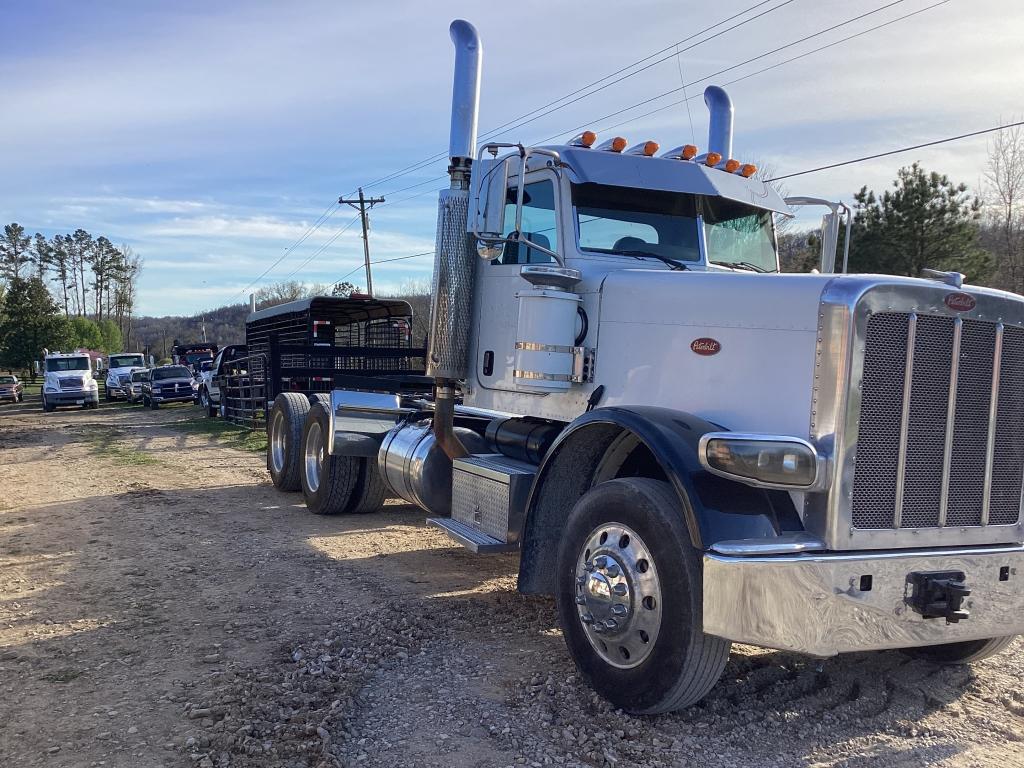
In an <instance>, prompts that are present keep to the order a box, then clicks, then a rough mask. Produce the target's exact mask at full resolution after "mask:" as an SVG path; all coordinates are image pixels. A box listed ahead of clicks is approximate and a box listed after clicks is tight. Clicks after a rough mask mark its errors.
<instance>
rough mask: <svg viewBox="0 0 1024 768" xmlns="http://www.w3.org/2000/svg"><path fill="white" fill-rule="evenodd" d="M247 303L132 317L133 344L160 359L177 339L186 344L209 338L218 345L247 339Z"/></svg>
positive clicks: (242, 341)
mask: <svg viewBox="0 0 1024 768" xmlns="http://www.w3.org/2000/svg"><path fill="white" fill-rule="evenodd" d="M248 314H249V305H248V304H232V305H229V306H226V307H218V308H217V309H211V310H210V311H208V312H204V313H202V314H199V315H193V316H192V317H176V316H173V315H172V316H168V317H136V318H134V319H133V320H132V347H133V348H134V349H145V348H146V347H149V352H150V354H152V355H153V356H154V357H156V358H157V359H160V358H164V357H168V356H169V355H170V353H171V346H172V345H173V344H174V340H175V339H177V340H178V341H180V342H181V343H183V344H188V343H192V342H196V341H202V340H203V326H204V324H205V326H206V340H207V341H210V342H213V343H214V344H216V345H217V346H218V347H222V346H224V345H225V344H242V343H244V342H245V318H246V316H247V315H248Z"/></svg>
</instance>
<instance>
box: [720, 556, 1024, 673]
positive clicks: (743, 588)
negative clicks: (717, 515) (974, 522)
mask: <svg viewBox="0 0 1024 768" xmlns="http://www.w3.org/2000/svg"><path fill="white" fill-rule="evenodd" d="M941 571H960V572H962V573H963V574H964V576H965V579H964V580H965V582H966V585H967V587H968V588H969V589H970V590H971V595H970V596H969V597H968V598H966V600H965V602H964V607H965V608H967V609H968V610H969V612H970V616H969V617H968V618H966V619H962V620H961V621H959V622H958V623H949V622H947V621H946V620H945V619H944V618H929V619H926V618H924V617H923V616H921V615H920V614H919V613H917V612H915V611H914V610H913V609H912V608H911V607H910V605H909V603H908V598H909V597H910V596H911V592H912V587H911V585H910V583H909V576H910V574H912V573H932V572H941ZM864 577H870V579H869V580H866V579H864ZM868 581H870V589H866V590H862V589H861V587H862V586H868ZM704 631H705V632H707V633H708V634H711V635H716V636H718V637H724V638H726V639H728V640H733V641H735V642H739V643H749V644H751V645H760V646H764V647H766V648H778V649H780V650H788V651H798V652H800V653H806V654H810V655H812V656H833V655H835V654H837V653H846V652H850V651H869V650H881V649H886V648H910V647H915V646H923V645H937V644H940V643H953V642H959V641H962V640H979V639H982V638H990V637H1003V636H1006V635H1015V634H1024V547H1022V546H1017V545H1013V546H1001V547H986V548H984V549H970V550H964V549H960V550H952V549H945V550H934V551H921V550H914V551H907V552H867V553H865V552H858V553H844V554H827V555H786V556H765V557H729V556H724V555H719V554H715V553H707V554H705V555H704Z"/></svg>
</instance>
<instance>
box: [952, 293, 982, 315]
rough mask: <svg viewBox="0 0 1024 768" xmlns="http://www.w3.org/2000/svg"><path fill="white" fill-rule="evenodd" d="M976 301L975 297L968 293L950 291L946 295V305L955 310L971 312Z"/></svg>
mask: <svg viewBox="0 0 1024 768" xmlns="http://www.w3.org/2000/svg"><path fill="white" fill-rule="evenodd" d="M976 303H977V302H975V301H974V297H973V296H970V295H968V294H966V293H950V294H948V295H947V296H946V306H947V307H949V308H950V309H952V310H953V311H954V312H970V311H971V310H972V309H974V305H975V304H976Z"/></svg>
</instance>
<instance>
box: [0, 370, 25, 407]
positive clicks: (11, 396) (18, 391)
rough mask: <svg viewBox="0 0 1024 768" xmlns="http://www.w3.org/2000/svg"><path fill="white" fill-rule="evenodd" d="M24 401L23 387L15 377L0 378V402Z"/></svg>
mask: <svg viewBox="0 0 1024 768" xmlns="http://www.w3.org/2000/svg"><path fill="white" fill-rule="evenodd" d="M24 399H25V385H24V384H22V383H21V381H19V379H18V377H17V376H0V400H10V401H11V402H12V403H20V402H22V401H23V400H24Z"/></svg>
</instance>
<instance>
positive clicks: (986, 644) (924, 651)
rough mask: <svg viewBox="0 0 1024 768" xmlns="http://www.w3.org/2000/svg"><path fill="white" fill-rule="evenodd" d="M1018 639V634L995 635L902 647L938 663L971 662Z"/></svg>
mask: <svg viewBox="0 0 1024 768" xmlns="http://www.w3.org/2000/svg"><path fill="white" fill-rule="evenodd" d="M1016 639H1017V635H1010V636H1009V637H993V638H990V639H988V640H965V641H964V642H962V643H943V644H942V645H925V646H922V647H920V648H902V649H901V650H902V651H903V653H905V654H906V655H907V656H910V657H912V658H915V659H923V660H925V661H931V662H934V663H936V664H970V663H971V662H972V661H981V660H982V659H987V658H988V657H989V656H995V655H996V654H997V653H999V652H1000V651H1003V650H1006V648H1007V647H1008V646H1009V645H1010V643H1012V642H1013V641H1014V640H1016Z"/></svg>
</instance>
